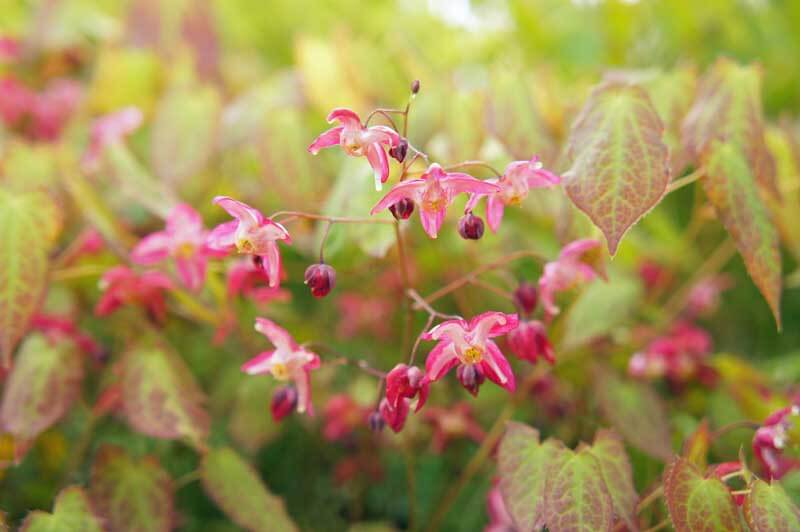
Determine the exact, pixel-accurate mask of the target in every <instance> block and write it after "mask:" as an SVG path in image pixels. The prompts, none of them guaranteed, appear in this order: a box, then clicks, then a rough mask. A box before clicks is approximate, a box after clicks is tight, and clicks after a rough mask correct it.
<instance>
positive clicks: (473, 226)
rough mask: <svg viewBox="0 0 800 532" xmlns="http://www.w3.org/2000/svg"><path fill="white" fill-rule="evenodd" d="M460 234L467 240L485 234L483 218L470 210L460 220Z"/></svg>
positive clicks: (475, 238) (476, 238)
mask: <svg viewBox="0 0 800 532" xmlns="http://www.w3.org/2000/svg"><path fill="white" fill-rule="evenodd" d="M458 234H460V235H461V238H464V239H467V240H478V239H479V238H480V237H482V236H483V220H482V219H481V217H480V216H475V215H474V214H472V213H471V212H468V213H467V214H465V215H464V216H462V217H461V219H460V220H459V221H458Z"/></svg>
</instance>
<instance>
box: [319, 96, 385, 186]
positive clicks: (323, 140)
mask: <svg viewBox="0 0 800 532" xmlns="http://www.w3.org/2000/svg"><path fill="white" fill-rule="evenodd" d="M333 122H339V124H341V125H338V126H336V127H334V128H331V129H329V130H328V131H326V132H324V133H323V134H321V135H320V136H319V137H317V138H316V140H314V142H312V143H311V145H310V146H309V147H308V151H310V152H311V153H312V154H314V155H316V154H317V153H319V150H321V149H322V148H329V147H331V146H341V147H342V149H343V150H344V152H345V153H346V154H347V155H350V156H351V157H362V156H364V157H366V158H367V160H368V161H369V164H370V166H372V170H373V172H374V173H375V190H380V189H381V188H382V186H381V185H382V184H383V183H385V182H386V180H387V179H389V157H388V155H387V154H386V150H387V147H388V148H393V147H395V146H397V145H399V144H400V135H398V134H397V132H396V131H395V130H394V129H392V128H390V127H387V126H371V127H365V126H364V125H363V124H362V123H361V119H360V118H359V117H358V115H357V114H356V113H355V112H354V111H351V110H350V109H334V110H333V111H331V114H329V115H328V123H333Z"/></svg>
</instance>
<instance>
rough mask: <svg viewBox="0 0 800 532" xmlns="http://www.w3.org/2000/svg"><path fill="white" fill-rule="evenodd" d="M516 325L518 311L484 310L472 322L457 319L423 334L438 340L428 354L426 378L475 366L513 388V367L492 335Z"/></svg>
mask: <svg viewBox="0 0 800 532" xmlns="http://www.w3.org/2000/svg"><path fill="white" fill-rule="evenodd" d="M517 325H519V318H518V317H517V315H516V314H505V313H503V312H484V313H483V314H479V315H477V316H475V317H474V318H472V319H471V320H470V321H469V322H467V321H466V320H463V319H456V320H447V321H444V322H442V323H440V324H439V325H437V326H436V327H434V328H433V329H431V330H430V331H428V332H427V333H425V335H424V336H423V338H424V339H425V340H438V341H439V343H438V344H437V345H436V347H434V348H433V349H432V350H431V352H430V353H429V354H428V359H427V360H426V362H425V378H427V379H428V380H430V381H438V380H439V379H441V378H442V377H443V376H444V375H445V374H446V373H447V372H448V371H450V370H451V369H453V368H454V367H456V366H459V365H463V366H465V367H467V368H468V367H476V369H478V370H479V372H480V373H481V374H483V375H485V376H486V378H488V379H489V380H490V381H492V382H494V383H495V384H497V385H498V386H502V387H503V388H505V389H506V390H508V391H514V389H515V388H516V382H515V380H514V373H513V372H512V371H511V366H510V365H509V363H508V360H506V357H505V356H503V353H502V352H501V351H500V348H499V347H497V344H496V343H494V342H493V341H492V340H491V338H494V337H497V336H501V335H503V334H506V333H508V332H509V331H512V330H514V329H515V328H516V327H517Z"/></svg>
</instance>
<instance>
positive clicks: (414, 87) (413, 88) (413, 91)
mask: <svg viewBox="0 0 800 532" xmlns="http://www.w3.org/2000/svg"><path fill="white" fill-rule="evenodd" d="M418 92H419V80H418V79H415V80H414V81H412V82H411V94H413V95H415V96H416V95H417V93H418Z"/></svg>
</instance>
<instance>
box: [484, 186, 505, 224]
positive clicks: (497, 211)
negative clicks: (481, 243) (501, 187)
mask: <svg viewBox="0 0 800 532" xmlns="http://www.w3.org/2000/svg"><path fill="white" fill-rule="evenodd" d="M505 210H506V205H505V203H503V200H502V198H500V196H499V195H497V194H490V195H489V196H488V197H487V198H486V221H487V222H488V223H489V229H491V230H492V232H493V233H496V232H497V230H498V229H499V228H500V222H502V221H503V213H505Z"/></svg>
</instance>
